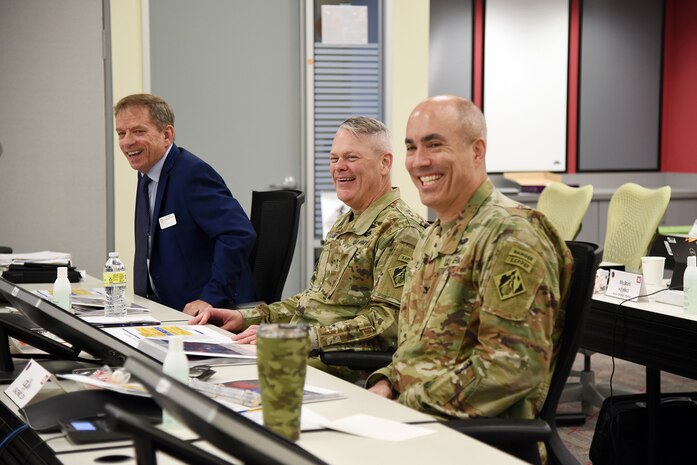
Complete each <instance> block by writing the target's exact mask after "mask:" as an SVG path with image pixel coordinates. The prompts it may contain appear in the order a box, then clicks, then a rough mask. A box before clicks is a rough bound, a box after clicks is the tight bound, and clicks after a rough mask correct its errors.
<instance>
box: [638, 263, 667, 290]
mask: <svg viewBox="0 0 697 465" xmlns="http://www.w3.org/2000/svg"><path fill="white" fill-rule="evenodd" d="M665 263H666V258H665V257H641V272H642V274H643V275H644V283H645V284H647V285H649V286H660V285H662V284H663V267H664V266H665Z"/></svg>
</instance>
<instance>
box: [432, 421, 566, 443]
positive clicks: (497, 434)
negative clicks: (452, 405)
mask: <svg viewBox="0 0 697 465" xmlns="http://www.w3.org/2000/svg"><path fill="white" fill-rule="evenodd" d="M444 424H445V425H446V426H448V427H450V428H452V429H454V430H456V431H459V432H460V433H464V434H466V435H468V436H471V437H473V438H475V439H479V440H480V441H482V442H486V443H487V444H492V443H516V442H525V443H527V442H541V441H545V440H547V439H548V438H549V437H551V435H552V428H550V426H549V425H548V424H547V422H546V421H544V420H539V419H534V420H516V419H498V418H475V419H472V420H448V421H445V422H444Z"/></svg>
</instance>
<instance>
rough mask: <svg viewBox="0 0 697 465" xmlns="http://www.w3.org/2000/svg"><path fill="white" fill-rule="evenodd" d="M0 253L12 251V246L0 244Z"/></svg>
mask: <svg viewBox="0 0 697 465" xmlns="http://www.w3.org/2000/svg"><path fill="white" fill-rule="evenodd" d="M0 253H12V247H7V246H4V245H0Z"/></svg>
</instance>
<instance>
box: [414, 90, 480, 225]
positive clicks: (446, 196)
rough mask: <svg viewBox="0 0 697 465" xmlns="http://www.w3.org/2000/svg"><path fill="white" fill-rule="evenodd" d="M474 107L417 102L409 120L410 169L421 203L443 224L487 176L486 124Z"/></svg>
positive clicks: (441, 100) (452, 101)
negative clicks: (485, 161)
mask: <svg viewBox="0 0 697 465" xmlns="http://www.w3.org/2000/svg"><path fill="white" fill-rule="evenodd" d="M470 105H471V102H468V101H466V100H464V99H460V98H456V97H437V98H434V99H430V100H427V101H425V102H423V103H421V104H419V105H418V106H417V107H416V108H415V109H414V111H413V112H412V113H411V116H410V117H409V120H408V122H407V134H406V139H405V143H406V148H407V156H406V168H407V171H408V172H409V175H410V176H411V180H412V182H413V183H414V185H415V186H416V187H417V189H418V190H419V196H420V198H421V203H423V204H424V205H426V206H428V207H431V208H433V210H434V211H435V212H436V214H437V215H438V218H440V220H441V221H444V222H447V221H450V220H452V219H455V218H456V217H457V215H458V214H459V213H460V211H461V210H462V209H463V208H464V206H465V204H466V203H467V201H468V200H469V199H470V197H471V196H472V194H473V193H474V191H475V190H477V188H478V187H479V186H480V185H481V184H482V183H483V182H484V181H485V180H486V167H485V165H484V156H485V154H486V140H485V139H484V137H485V133H484V130H483V125H484V122H483V118H481V121H480V118H479V116H480V115H481V114H479V113H478V110H476V108H475V109H474V110H472V108H471V107H470ZM480 123H481V124H480Z"/></svg>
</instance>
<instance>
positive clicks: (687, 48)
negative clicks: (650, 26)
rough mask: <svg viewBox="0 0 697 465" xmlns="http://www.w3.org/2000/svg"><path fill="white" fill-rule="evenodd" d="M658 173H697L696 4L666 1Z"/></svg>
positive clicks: (674, 0)
mask: <svg viewBox="0 0 697 465" xmlns="http://www.w3.org/2000/svg"><path fill="white" fill-rule="evenodd" d="M664 39H665V40H664V56H663V109H662V124H661V171H670V172H678V173H697V2H694V1H683V0H667V1H666V16H665V37H664Z"/></svg>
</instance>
